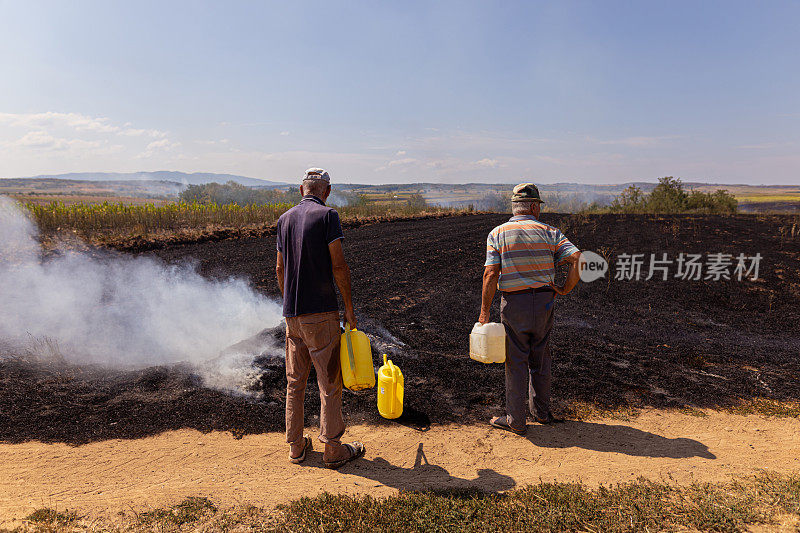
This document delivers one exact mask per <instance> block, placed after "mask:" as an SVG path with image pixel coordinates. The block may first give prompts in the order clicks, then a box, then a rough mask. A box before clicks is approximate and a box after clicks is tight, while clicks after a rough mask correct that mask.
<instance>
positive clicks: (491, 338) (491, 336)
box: [469, 322, 506, 363]
mask: <svg viewBox="0 0 800 533" xmlns="http://www.w3.org/2000/svg"><path fill="white" fill-rule="evenodd" d="M469 356H470V358H471V359H475V360H476V361H480V362H481V363H505V361H506V328H505V327H504V326H503V324H498V323H497V322H487V323H486V324H483V325H481V323H480V322H476V323H475V327H473V328H472V333H471V334H470V336H469Z"/></svg>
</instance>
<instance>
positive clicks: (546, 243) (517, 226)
mask: <svg viewBox="0 0 800 533" xmlns="http://www.w3.org/2000/svg"><path fill="white" fill-rule="evenodd" d="M578 251H579V250H578V248H577V247H576V246H575V245H574V244H572V243H571V242H569V240H568V239H567V238H566V237H564V234H563V233H561V230H559V229H558V228H554V227H552V226H548V225H547V224H545V223H543V222H539V221H538V220H536V217H534V216H532V215H521V216H514V217H511V219H510V220H509V221H508V222H506V223H505V224H501V225H499V226H497V227H496V228H494V229H493V230H492V232H491V233H489V237H488V238H487V239H486V266H489V265H500V281H499V283H498V285H499V287H500V290H501V291H519V290H523V289H535V288H537V287H543V286H545V285H550V284H551V283H553V282H554V281H555V274H556V269H555V265H557V264H559V263H560V262H561V261H563V260H564V259H566V258H567V257H569V256H571V255H572V254H574V253H576V252H578Z"/></svg>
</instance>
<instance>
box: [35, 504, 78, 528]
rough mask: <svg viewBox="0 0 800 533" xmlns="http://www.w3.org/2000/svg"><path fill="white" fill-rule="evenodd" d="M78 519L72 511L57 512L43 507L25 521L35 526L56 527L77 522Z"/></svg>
mask: <svg viewBox="0 0 800 533" xmlns="http://www.w3.org/2000/svg"><path fill="white" fill-rule="evenodd" d="M78 519H79V517H78V514H77V513H75V512H74V511H65V512H59V511H56V510H55V509H50V508H48V507H44V508H42V509H37V510H35V511H34V512H32V513H31V514H29V515H28V516H27V517H25V520H27V521H28V522H33V523H35V524H41V525H56V526H65V525H68V524H71V523H73V522H77V521H78Z"/></svg>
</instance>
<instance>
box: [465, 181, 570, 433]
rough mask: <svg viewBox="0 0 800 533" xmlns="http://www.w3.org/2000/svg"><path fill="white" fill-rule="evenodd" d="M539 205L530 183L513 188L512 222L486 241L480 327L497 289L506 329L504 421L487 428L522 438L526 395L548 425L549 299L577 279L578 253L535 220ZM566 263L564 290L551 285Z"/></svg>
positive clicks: (537, 417)
mask: <svg viewBox="0 0 800 533" xmlns="http://www.w3.org/2000/svg"><path fill="white" fill-rule="evenodd" d="M542 203H543V202H542V200H541V198H540V197H539V189H537V188H536V186H535V185H534V184H533V183H522V184H520V185H517V186H516V187H514V192H513V194H512V196H511V205H512V212H513V215H514V216H513V217H511V219H510V220H509V221H508V222H506V223H505V224H501V225H500V226H497V227H496V228H494V229H493V230H492V232H491V233H490V234H489V237H488V239H487V240H486V244H487V248H486V264H485V269H484V272H483V292H482V301H481V314H480V318H479V319H478V321H479V322H480V323H481V324H485V323H487V322H489V310H490V309H491V306H492V300H493V299H494V295H495V292H496V291H497V288H498V287H499V289H500V291H501V294H502V298H501V300H500V318H501V322H502V323H503V325H504V326H505V328H506V335H507V336H508V342H507V344H506V346H507V347H506V413H507V414H506V416H500V417H495V418H493V419H492V420H491V421H490V422H489V423H490V424H491V425H492V426H494V427H496V428H500V429H504V430H507V431H512V432H513V433H516V434H518V435H524V434H525V432H526V430H527V424H526V418H527V416H526V409H525V393H526V391H529V394H530V400H529V408H530V412H531V414H532V415H533V417H534V419H535V420H536V421H537V422H539V423H541V424H550V423H552V422H554V421H556V419H555V418H554V417H553V414H552V413H551V412H550V362H551V357H550V330H551V328H552V327H553V300H554V297H555V295H556V294H558V295H562V296H563V295H565V294H567V293H569V292H570V291H571V290H572V289H573V288H574V287H575V285H577V283H578V279H579V276H580V271H579V259H580V251H579V250H578V248H576V247H575V245H573V244H572V243H571V242H569V240H567V238H566V237H564V234H563V233H561V231H560V230H559V229H557V228H554V227H552V226H548V225H547V224H544V223H543V222H540V221H539V220H538V218H539V211H540V209H541V204H542ZM564 263H567V264H569V273H568V274H567V279H566V281H565V282H564V285H562V286H558V285H556V284H555V273H556V266H558V265H561V264H564Z"/></svg>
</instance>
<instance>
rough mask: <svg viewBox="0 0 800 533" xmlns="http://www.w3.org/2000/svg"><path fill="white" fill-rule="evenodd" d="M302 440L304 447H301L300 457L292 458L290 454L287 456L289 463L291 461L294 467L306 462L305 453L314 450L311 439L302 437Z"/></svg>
mask: <svg viewBox="0 0 800 533" xmlns="http://www.w3.org/2000/svg"><path fill="white" fill-rule="evenodd" d="M303 440H304V441H305V446H303V451H302V453H300V455H298V456H297V457H292V456H291V454H290V455H289V461H291V462H292V463H294V464H296V465H299V464H300V463H302V462H303V461H305V460H306V452H309V451H313V450H314V448H313V445H312V441H311V437H303Z"/></svg>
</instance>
